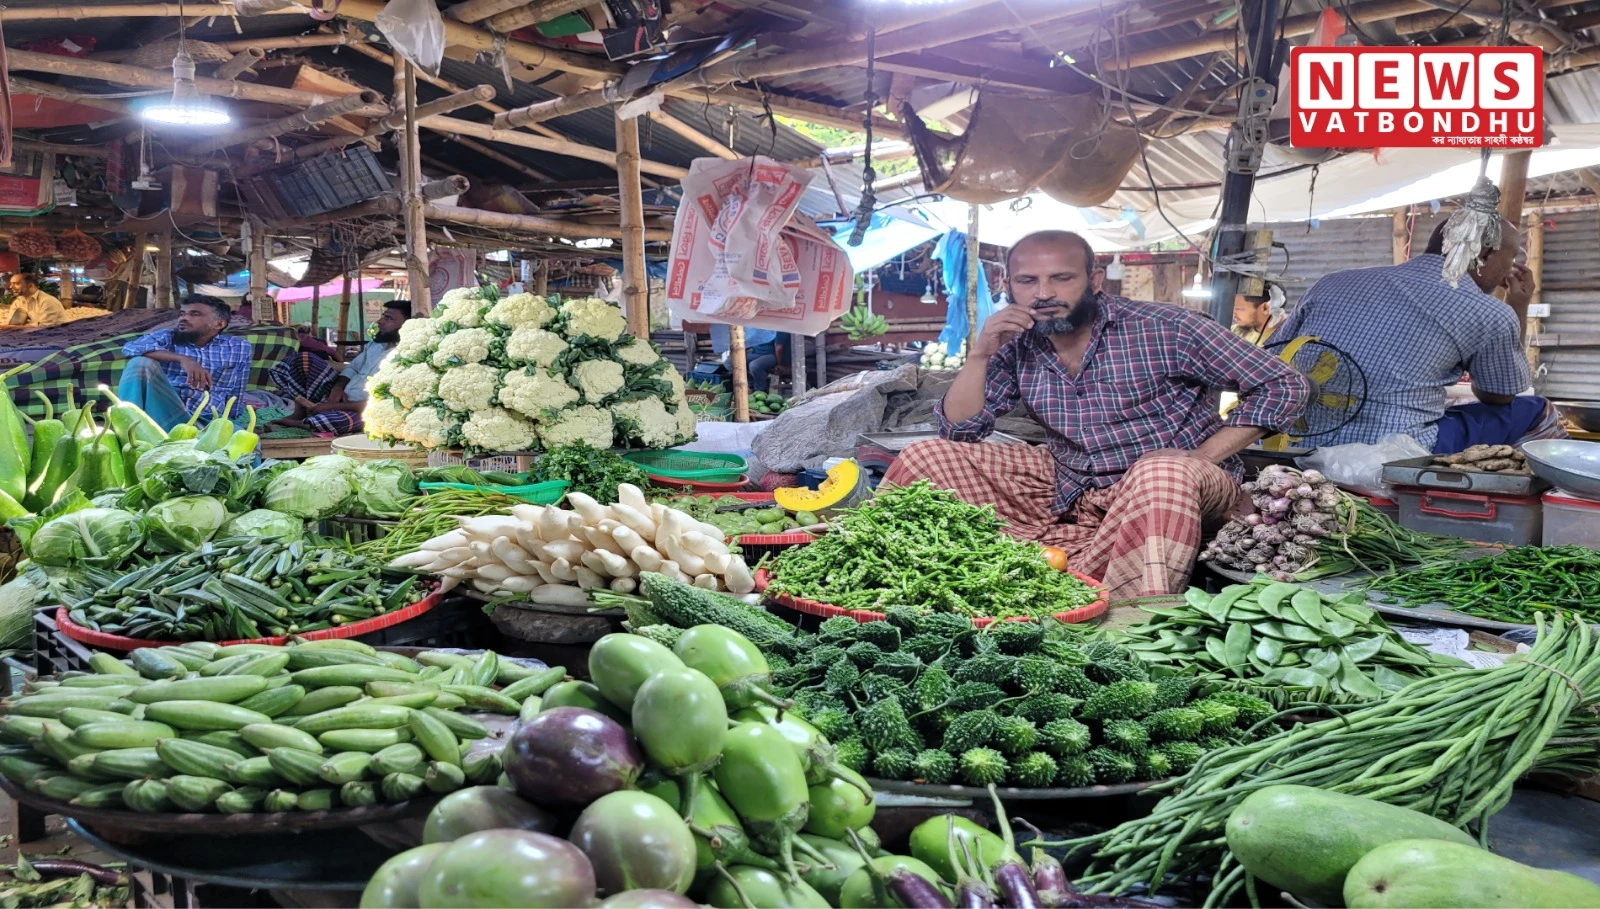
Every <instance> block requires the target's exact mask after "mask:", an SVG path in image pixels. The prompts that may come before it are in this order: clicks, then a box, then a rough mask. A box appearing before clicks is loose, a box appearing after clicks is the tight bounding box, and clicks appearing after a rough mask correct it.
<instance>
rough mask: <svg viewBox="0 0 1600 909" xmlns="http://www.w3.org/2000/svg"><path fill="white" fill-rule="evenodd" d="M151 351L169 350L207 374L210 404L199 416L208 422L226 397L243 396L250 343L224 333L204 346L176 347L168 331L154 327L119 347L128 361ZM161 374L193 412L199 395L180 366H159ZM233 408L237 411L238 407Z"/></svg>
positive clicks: (222, 405) (220, 410)
mask: <svg viewBox="0 0 1600 909" xmlns="http://www.w3.org/2000/svg"><path fill="white" fill-rule="evenodd" d="M152 350H170V351H172V352H173V353H175V354H180V355H182V356H185V357H189V358H190V359H193V360H195V361H197V362H198V363H199V364H200V365H201V366H203V367H205V369H206V372H209V373H211V388H210V392H211V403H210V404H208V405H206V411H207V412H206V414H205V416H204V417H203V419H205V420H209V419H210V416H211V415H213V414H219V413H221V412H222V410H223V408H224V407H226V406H227V403H228V399H229V398H237V397H239V396H240V395H242V394H244V389H245V385H246V384H248V383H249V381H250V342H249V341H246V340H244V339H243V338H230V337H228V336H227V335H225V334H222V335H217V336H216V337H215V338H212V339H211V342H210V343H209V344H207V345H206V346H204V347H196V346H194V345H193V344H177V343H174V342H173V340H172V329H170V328H158V329H156V330H155V331H152V332H150V333H149V334H147V335H143V336H141V337H138V338H134V339H133V340H132V341H129V342H128V343H127V344H124V345H123V346H122V353H123V355H124V356H126V357H128V358H129V359H132V358H134V357H138V356H143V355H144V354H146V353H148V352H150V351H152ZM161 371H162V373H164V374H165V375H166V377H167V380H168V381H170V382H171V383H172V387H173V388H174V389H175V390H176V391H177V392H178V397H179V398H180V399H182V400H183V406H184V407H186V408H188V409H189V410H191V411H192V410H194V409H195V408H196V407H198V406H200V398H201V396H202V394H203V393H202V392H201V391H199V390H198V389H194V388H190V387H189V380H188V377H186V376H185V375H184V373H183V367H182V366H179V365H178V364H176V363H162V364H161ZM234 408H235V409H236V410H237V409H241V408H240V407H239V405H238V404H235V405H234Z"/></svg>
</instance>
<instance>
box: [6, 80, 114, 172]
mask: <svg viewBox="0 0 1600 909" xmlns="http://www.w3.org/2000/svg"><path fill="white" fill-rule="evenodd" d="M11 91H12V93H13V94H17V95H38V96H39V97H41V98H54V99H55V100H57V101H70V102H72V103H73V104H81V105H83V106H84V107H94V108H98V109H100V110H103V111H107V112H109V113H113V114H118V115H120V116H124V117H128V116H132V115H133V109H132V108H130V107H128V103H127V102H126V101H118V100H116V99H114V98H101V97H99V96H97V95H91V94H88V93H86V92H75V91H72V90H71V89H66V88H62V87H61V86H59V85H51V84H50V83H48V82H35V81H33V80H32V79H24V78H22V77H20V76H12V77H11ZM19 141H20V140H19ZM97 150H98V151H100V155H99V157H104V156H105V152H104V150H103V149H97ZM79 154H83V153H81V152H80V153H79ZM88 154H91V155H92V154H93V151H91V152H88Z"/></svg>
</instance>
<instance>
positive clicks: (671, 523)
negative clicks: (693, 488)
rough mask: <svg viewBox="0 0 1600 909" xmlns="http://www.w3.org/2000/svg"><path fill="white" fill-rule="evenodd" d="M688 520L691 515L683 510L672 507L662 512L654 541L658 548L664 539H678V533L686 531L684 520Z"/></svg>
mask: <svg viewBox="0 0 1600 909" xmlns="http://www.w3.org/2000/svg"><path fill="white" fill-rule="evenodd" d="M687 520H689V516H688V515H686V514H684V513H683V512H681V511H676V510H674V509H671V508H669V509H667V510H666V512H665V513H664V514H662V516H661V521H660V522H659V523H658V524H656V535H655V539H654V540H652V542H653V543H654V544H655V545H656V547H657V548H660V546H661V542H662V540H665V539H673V540H676V539H677V538H678V534H680V533H682V532H683V531H684V529H685V528H684V526H683V522H685V521H687Z"/></svg>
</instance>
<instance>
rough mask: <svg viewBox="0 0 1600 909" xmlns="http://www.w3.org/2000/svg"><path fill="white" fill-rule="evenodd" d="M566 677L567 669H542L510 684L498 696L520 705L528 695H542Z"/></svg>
mask: <svg viewBox="0 0 1600 909" xmlns="http://www.w3.org/2000/svg"><path fill="white" fill-rule="evenodd" d="M502 674H503V673H502ZM566 677H567V667H565V666H551V667H550V668H549V669H542V670H540V671H538V672H535V673H533V674H531V675H528V676H525V677H523V678H520V679H518V680H516V681H515V682H512V683H511V684H509V685H507V686H506V687H504V688H502V689H500V694H502V695H504V696H505V697H508V698H510V699H511V700H513V701H516V702H518V703H519V704H520V703H521V702H523V701H525V700H527V699H528V697H529V696H530V695H535V694H544V693H545V690H546V689H548V688H549V687H550V686H551V685H554V684H555V683H557V682H559V681H561V680H562V679H564V678H566Z"/></svg>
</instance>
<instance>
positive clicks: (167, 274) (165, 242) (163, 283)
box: [151, 226, 172, 309]
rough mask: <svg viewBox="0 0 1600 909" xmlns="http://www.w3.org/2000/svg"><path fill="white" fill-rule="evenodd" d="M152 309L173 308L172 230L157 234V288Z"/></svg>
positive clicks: (169, 227)
mask: <svg viewBox="0 0 1600 909" xmlns="http://www.w3.org/2000/svg"><path fill="white" fill-rule="evenodd" d="M151 308H152V309H171V308H172V228H171V226H167V227H164V228H162V229H161V230H160V231H159V232H157V233H156V286H155V300H154V301H153V302H152V305H151Z"/></svg>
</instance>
